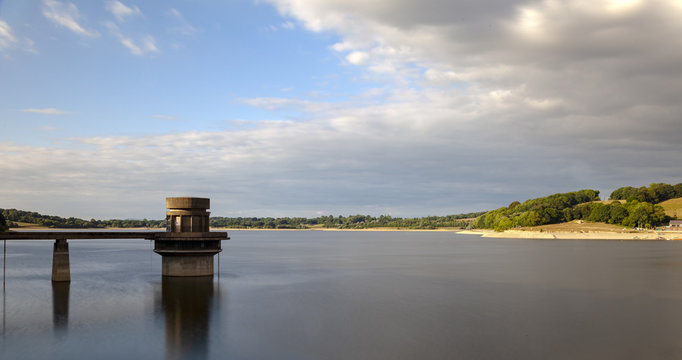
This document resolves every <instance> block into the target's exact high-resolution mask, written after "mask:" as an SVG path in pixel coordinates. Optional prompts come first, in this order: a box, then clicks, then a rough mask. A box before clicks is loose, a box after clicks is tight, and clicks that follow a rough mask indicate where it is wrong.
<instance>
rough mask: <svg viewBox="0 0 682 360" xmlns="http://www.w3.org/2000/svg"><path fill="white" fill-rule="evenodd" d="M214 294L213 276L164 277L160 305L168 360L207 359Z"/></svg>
mask: <svg viewBox="0 0 682 360" xmlns="http://www.w3.org/2000/svg"><path fill="white" fill-rule="evenodd" d="M213 292H214V289H213V277H212V276H205V277H169V276H164V277H163V279H162V280H161V299H162V300H161V303H162V309H163V312H164V315H165V322H166V358H167V359H203V358H206V357H207V353H208V347H209V325H210V324H209V320H210V312H211V305H212V300H213Z"/></svg>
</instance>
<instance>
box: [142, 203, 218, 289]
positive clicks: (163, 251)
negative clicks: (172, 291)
mask: <svg viewBox="0 0 682 360" xmlns="http://www.w3.org/2000/svg"><path fill="white" fill-rule="evenodd" d="M166 208H167V209H168V211H167V212H166V221H167V232H166V233H162V234H158V235H157V236H156V237H155V240H154V252H156V253H157V254H160V255H161V256H162V259H161V273H162V275H164V276H212V275H213V256H214V255H215V254H217V253H219V252H220V251H222V249H221V245H220V244H221V240H227V239H229V237H228V236H227V233H226V232H209V226H208V225H209V224H208V215H209V214H210V213H209V212H208V211H206V210H207V209H209V208H210V200H209V199H206V198H195V197H169V198H166Z"/></svg>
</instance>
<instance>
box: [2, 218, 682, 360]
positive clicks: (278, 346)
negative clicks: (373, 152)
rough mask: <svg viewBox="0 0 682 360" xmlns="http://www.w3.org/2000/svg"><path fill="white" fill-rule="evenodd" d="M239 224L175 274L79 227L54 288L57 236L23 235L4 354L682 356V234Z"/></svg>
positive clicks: (133, 246)
mask: <svg viewBox="0 0 682 360" xmlns="http://www.w3.org/2000/svg"><path fill="white" fill-rule="evenodd" d="M230 236H231V237H232V240H230V241H225V242H224V243H223V249H224V250H223V253H221V254H220V258H219V261H220V266H219V267H220V269H219V276H216V277H215V278H213V279H208V280H203V281H193V280H189V279H163V280H162V277H161V275H160V271H161V257H160V256H159V255H156V254H154V253H153V252H152V251H151V249H150V245H149V243H148V242H147V241H145V240H112V241H78V240H72V241H69V244H70V251H71V276H72V282H71V284H70V285H64V284H57V285H55V286H53V284H52V283H51V281H50V274H51V256H52V255H51V251H52V245H51V244H52V242H43V241H35V242H19V241H9V242H8V243H7V249H8V254H7V277H6V290H5V292H4V294H3V296H4V301H3V310H2V312H3V314H2V325H1V326H2V329H0V331H2V333H1V335H0V358H2V359H47V358H54V359H98V360H102V359H121V358H146V359H164V358H171V359H173V358H176V359H180V358H183V359H185V358H196V359H204V358H205V359H543V360H544V359H679V358H682V243H680V242H619V241H568V240H564V241H556V240H555V241H552V240H516V239H482V238H478V237H475V236H462V235H455V234H452V233H444V232H438V233H429V232H371V233H363V232H272V231H263V232H259V231H252V232H246V231H244V232H239V231H233V232H230ZM216 260H218V259H217V258H216ZM216 266H218V265H217V264H216ZM194 280H197V279H194Z"/></svg>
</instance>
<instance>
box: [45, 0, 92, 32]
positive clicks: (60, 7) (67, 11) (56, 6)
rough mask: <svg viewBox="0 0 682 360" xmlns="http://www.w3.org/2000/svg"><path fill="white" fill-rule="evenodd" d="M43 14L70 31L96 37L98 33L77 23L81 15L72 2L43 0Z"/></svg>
mask: <svg viewBox="0 0 682 360" xmlns="http://www.w3.org/2000/svg"><path fill="white" fill-rule="evenodd" d="M42 12H43V16H45V17H46V18H47V19H49V20H51V21H52V22H54V23H55V24H57V25H59V26H62V27H65V28H67V29H69V30H71V31H72V32H74V33H76V34H78V35H81V36H86V37H98V36H99V33H98V32H97V31H95V30H87V29H85V28H84V27H83V26H82V25H80V24H79V22H78V21H79V20H80V18H81V15H80V13H79V11H78V7H76V5H74V4H73V3H66V4H64V3H61V2H59V1H57V0H43V6H42Z"/></svg>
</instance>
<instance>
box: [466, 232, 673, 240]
mask: <svg viewBox="0 0 682 360" xmlns="http://www.w3.org/2000/svg"><path fill="white" fill-rule="evenodd" d="M457 233H458V234H469V235H480V236H481V237H484V238H505V239H578V240H682V232H671V231H664V232H656V231H637V232H608V231H590V232H571V231H532V230H506V231H503V232H496V231H493V230H475V231H471V230H463V231H458V232H457Z"/></svg>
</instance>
